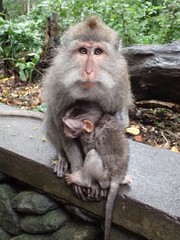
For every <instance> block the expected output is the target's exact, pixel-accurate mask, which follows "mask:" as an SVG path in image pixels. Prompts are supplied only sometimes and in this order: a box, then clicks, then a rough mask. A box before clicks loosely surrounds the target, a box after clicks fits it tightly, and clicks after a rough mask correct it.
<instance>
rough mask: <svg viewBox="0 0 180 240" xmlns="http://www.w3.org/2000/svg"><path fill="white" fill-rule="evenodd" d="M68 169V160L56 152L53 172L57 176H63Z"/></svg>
mask: <svg viewBox="0 0 180 240" xmlns="http://www.w3.org/2000/svg"><path fill="white" fill-rule="evenodd" d="M67 170H68V161H67V160H66V159H65V158H64V157H62V156H61V155H60V154H58V162H57V164H56V165H55V167H54V173H56V175H57V177H63V176H64V175H65V173H66V172H67Z"/></svg>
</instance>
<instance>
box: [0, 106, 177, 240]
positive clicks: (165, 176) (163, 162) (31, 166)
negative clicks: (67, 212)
mask: <svg viewBox="0 0 180 240" xmlns="http://www.w3.org/2000/svg"><path fill="white" fill-rule="evenodd" d="M2 107H3V108H4V106H2V105H0V108H2ZM42 138H43V134H42V122H41V121H39V120H35V119H29V118H22V117H0V171H1V172H3V173H6V174H8V175H10V176H12V177H15V178H17V179H19V180H21V181H23V182H25V183H28V184H30V185H32V186H34V187H36V188H38V189H40V190H42V191H44V192H47V193H49V194H50V195H52V196H54V197H56V198H59V199H61V200H63V201H66V202H69V203H72V204H74V205H76V206H79V207H81V208H83V209H84V210H86V211H88V212H90V213H93V214H95V215H96V216H98V217H103V216H104V208H105V201H101V202H82V201H81V200H79V199H77V198H76V197H74V196H73V195H72V191H71V188H70V187H68V186H67V185H66V183H65V181H64V180H63V179H59V178H57V177H56V176H55V174H53V171H52V167H51V159H52V158H53V156H54V154H55V152H54V151H53V148H52V147H51V146H50V145H49V143H48V142H43V141H42ZM129 146H130V164H129V174H130V175H131V176H132V178H133V183H132V185H131V186H130V187H127V186H123V187H121V189H120V194H119V196H118V198H117V200H116V203H115V209H114V214H113V222H114V223H115V224H117V225H121V226H123V227H124V228H126V229H128V230H131V231H133V232H136V233H138V234H140V235H142V236H144V237H146V238H148V239H153V240H156V239H157V240H162V239H163V240H179V239H180V174H179V173H180V155H179V154H178V153H173V152H171V151H168V150H162V149H157V148H153V147H150V146H147V145H144V144H139V143H135V142H132V141H129Z"/></svg>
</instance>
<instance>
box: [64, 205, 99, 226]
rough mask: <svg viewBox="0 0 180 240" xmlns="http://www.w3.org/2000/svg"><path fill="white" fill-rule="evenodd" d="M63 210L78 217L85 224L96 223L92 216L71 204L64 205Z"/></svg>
mask: <svg viewBox="0 0 180 240" xmlns="http://www.w3.org/2000/svg"><path fill="white" fill-rule="evenodd" d="M65 208H66V209H67V211H68V212H70V213H72V214H73V215H75V216H78V217H79V218H81V219H83V220H84V221H86V222H90V223H94V222H97V221H98V220H97V218H95V217H94V215H92V214H90V213H88V212H86V211H84V210H83V209H80V208H78V207H76V206H74V205H72V204H65Z"/></svg>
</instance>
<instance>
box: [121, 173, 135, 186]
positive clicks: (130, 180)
mask: <svg viewBox="0 0 180 240" xmlns="http://www.w3.org/2000/svg"><path fill="white" fill-rule="evenodd" d="M130 183H132V178H131V177H130V176H128V175H126V176H125V177H124V179H123V181H122V183H121V184H130Z"/></svg>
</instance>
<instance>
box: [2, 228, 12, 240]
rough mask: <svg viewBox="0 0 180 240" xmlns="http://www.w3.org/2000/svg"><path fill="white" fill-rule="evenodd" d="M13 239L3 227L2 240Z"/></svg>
mask: <svg viewBox="0 0 180 240" xmlns="http://www.w3.org/2000/svg"><path fill="white" fill-rule="evenodd" d="M10 238H11V235H10V234H8V233H7V232H5V231H4V230H3V229H2V228H1V227H0V240H9V239H10Z"/></svg>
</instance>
